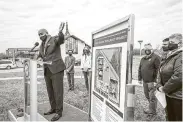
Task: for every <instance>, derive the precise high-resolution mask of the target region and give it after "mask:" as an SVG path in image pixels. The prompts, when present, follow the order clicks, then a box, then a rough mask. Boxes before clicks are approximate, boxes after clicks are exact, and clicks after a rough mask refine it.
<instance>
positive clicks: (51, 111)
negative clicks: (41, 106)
mask: <svg viewBox="0 0 183 122" xmlns="http://www.w3.org/2000/svg"><path fill="white" fill-rule="evenodd" d="M53 113H56V111H55V110H49V111H48V112H46V113H44V115H50V114H53Z"/></svg>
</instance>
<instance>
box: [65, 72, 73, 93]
mask: <svg viewBox="0 0 183 122" xmlns="http://www.w3.org/2000/svg"><path fill="white" fill-rule="evenodd" d="M66 74H67V80H68V84H69V89H72V90H73V89H74V73H66Z"/></svg>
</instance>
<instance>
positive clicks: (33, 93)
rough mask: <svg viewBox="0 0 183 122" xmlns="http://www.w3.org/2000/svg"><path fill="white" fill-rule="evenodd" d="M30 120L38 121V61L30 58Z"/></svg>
mask: <svg viewBox="0 0 183 122" xmlns="http://www.w3.org/2000/svg"><path fill="white" fill-rule="evenodd" d="M30 121H37V61H34V60H30Z"/></svg>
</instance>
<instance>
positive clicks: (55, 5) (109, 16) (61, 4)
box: [0, 0, 182, 52]
mask: <svg viewBox="0 0 183 122" xmlns="http://www.w3.org/2000/svg"><path fill="white" fill-rule="evenodd" d="M181 2H182V0H1V1H0V52H5V50H6V49H7V48H15V47H32V46H33V45H34V43H35V42H36V41H39V42H40V40H39V38H38V35H37V31H38V30H39V29H40V28H46V29H47V30H48V31H49V33H50V34H51V35H56V34H57V33H58V27H59V25H60V22H61V21H64V22H66V21H68V24H69V30H70V33H71V34H74V35H75V36H77V37H79V38H81V39H82V40H84V41H85V42H87V43H88V44H91V33H92V32H93V31H95V30H98V29H99V28H101V27H103V26H105V25H107V24H109V23H111V22H113V21H116V20H118V19H120V18H123V17H125V16H126V15H129V14H131V13H133V14H134V15H135V35H134V41H135V47H139V44H138V42H137V41H138V40H144V42H151V43H152V45H153V47H156V45H157V44H161V41H162V39H164V38H165V37H167V36H169V35H170V34H172V33H181V32H182V29H181V27H182V25H181V24H182V23H181V21H182V3H181Z"/></svg>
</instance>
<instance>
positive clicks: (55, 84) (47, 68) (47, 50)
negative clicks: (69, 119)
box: [38, 23, 65, 121]
mask: <svg viewBox="0 0 183 122" xmlns="http://www.w3.org/2000/svg"><path fill="white" fill-rule="evenodd" d="M63 28H64V23H61V25H60V27H59V34H58V36H54V37H52V36H50V35H49V34H48V31H47V30H46V29H40V30H39V31H38V35H39V37H40V39H41V40H42V44H41V46H40V51H39V56H38V58H39V57H41V58H42V59H43V61H44V62H47V63H48V64H44V78H45V81H46V87H47V92H48V97H49V102H50V105H51V109H50V110H49V111H48V112H46V113H44V115H49V114H52V113H56V114H55V115H54V116H53V118H52V119H51V121H56V120H58V119H59V118H60V117H62V111H63V77H64V70H65V64H64V62H63V59H62V57H61V50H60V45H61V44H63V43H64V35H63V33H62V30H63Z"/></svg>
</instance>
